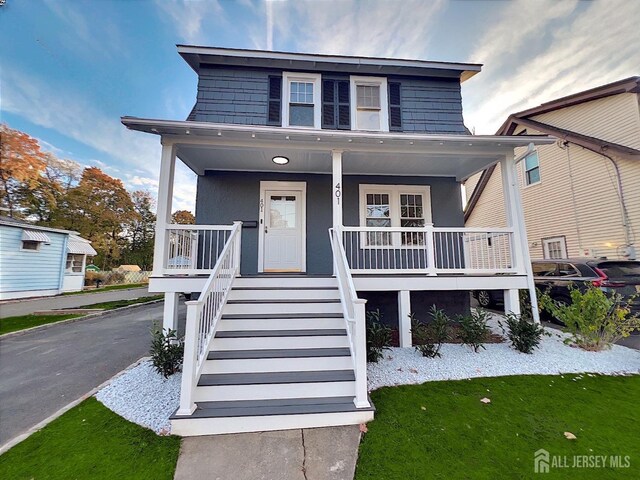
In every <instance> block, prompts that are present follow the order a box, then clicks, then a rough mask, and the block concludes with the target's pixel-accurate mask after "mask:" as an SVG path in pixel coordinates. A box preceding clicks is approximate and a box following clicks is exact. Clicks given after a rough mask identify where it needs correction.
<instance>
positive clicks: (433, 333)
mask: <svg viewBox="0 0 640 480" xmlns="http://www.w3.org/2000/svg"><path fill="white" fill-rule="evenodd" d="M429 315H431V317H432V321H431V323H429V324H426V323H424V322H421V321H420V320H418V319H416V318H415V315H414V314H413V313H412V314H411V315H410V317H411V335H412V337H413V341H414V343H415V347H414V348H415V349H416V350H417V351H419V352H420V353H421V354H422V356H424V357H429V358H435V357H440V356H441V355H440V348H441V347H442V344H443V343H444V342H445V341H446V340H447V338H448V337H449V317H447V315H446V314H445V313H444V311H443V310H438V309H437V308H436V306H435V305H432V306H431V310H430V311H429Z"/></svg>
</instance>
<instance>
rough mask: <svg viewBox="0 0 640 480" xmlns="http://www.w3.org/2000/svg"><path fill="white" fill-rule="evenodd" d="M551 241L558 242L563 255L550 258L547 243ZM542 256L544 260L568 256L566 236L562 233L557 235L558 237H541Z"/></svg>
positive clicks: (561, 258) (562, 258)
mask: <svg viewBox="0 0 640 480" xmlns="http://www.w3.org/2000/svg"><path fill="white" fill-rule="evenodd" d="M553 242H560V247H561V251H562V254H563V255H564V256H563V257H560V258H551V257H550V256H549V244H550V243H553ZM542 256H543V257H544V260H564V259H566V258H568V254H567V238H566V237H565V236H564V235H562V236H558V237H547V238H543V239H542Z"/></svg>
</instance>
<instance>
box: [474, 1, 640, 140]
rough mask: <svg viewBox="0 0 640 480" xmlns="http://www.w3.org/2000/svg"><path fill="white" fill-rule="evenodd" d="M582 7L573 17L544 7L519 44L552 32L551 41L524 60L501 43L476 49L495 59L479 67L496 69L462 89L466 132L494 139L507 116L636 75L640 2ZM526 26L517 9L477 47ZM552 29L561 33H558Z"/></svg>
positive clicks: (504, 18)
mask: <svg viewBox="0 0 640 480" xmlns="http://www.w3.org/2000/svg"><path fill="white" fill-rule="evenodd" d="M569 3H573V2H569ZM582 6H583V7H584V9H583V10H582V11H580V12H577V11H576V12H573V14H571V15H569V12H571V11H572V10H569V9H568V8H566V9H564V10H563V9H561V8H560V7H557V8H554V7H553V6H549V9H544V8H540V9H539V10H540V11H539V16H540V17H542V18H543V19H544V21H543V20H542V19H538V20H536V21H535V22H536V23H535V25H536V28H535V29H526V30H525V31H524V32H522V36H521V37H518V38H517V39H516V40H514V41H515V42H516V43H515V44H516V45H520V46H522V45H526V44H527V42H532V41H533V39H534V38H535V37H536V36H538V35H543V34H544V33H543V32H545V31H546V32H548V33H547V35H548V39H547V40H548V41H547V42H546V43H544V42H542V43H544V45H540V44H538V46H537V48H535V49H532V50H531V51H529V53H528V54H527V55H523V54H522V51H521V50H520V49H518V48H515V49H510V48H508V49H507V48H506V47H504V48H502V47H501V46H500V45H497V44H493V45H490V46H489V47H487V48H486V49H484V50H483V49H482V48H481V49H479V50H477V51H478V52H483V51H484V52H485V54H487V55H496V56H495V57H491V56H490V57H488V58H482V59H481V58H474V59H475V60H481V61H483V62H484V63H485V64H486V65H487V66H490V65H493V64H494V62H495V64H497V65H499V68H498V69H496V71H492V70H491V67H488V68H487V70H488V72H487V73H488V74H485V73H484V72H483V73H481V74H479V75H478V76H477V77H474V78H473V79H471V80H469V83H468V84H465V87H464V90H465V92H464V99H465V105H466V108H465V118H466V120H467V124H468V126H475V127H476V128H477V130H478V131H477V133H494V132H495V130H496V129H497V128H498V127H499V126H500V124H501V123H502V122H503V121H504V120H506V118H507V116H508V115H509V114H510V113H514V112H516V111H520V110H524V109H526V108H530V107H533V106H536V105H539V104H540V103H543V102H546V101H549V100H552V99H554V98H557V97H561V96H565V95H569V94H571V93H576V92H579V91H582V90H586V89H588V88H592V87H596V86H599V85H603V84H606V83H608V82H613V81H616V80H620V79H622V78H624V77H627V76H631V75H637V74H638V66H639V65H640V49H639V48H638V45H640V29H639V28H638V24H637V20H638V18H640V2H627V1H625V0H609V1H594V2H592V3H589V4H586V5H584V4H583V5H582ZM558 19H560V20H561V22H557V20H558ZM521 21H522V18H521V14H520V12H518V9H517V8H513V9H508V11H506V12H505V15H504V17H503V18H502V19H501V22H500V23H499V24H498V25H494V26H492V27H491V28H490V31H489V32H488V33H487V36H486V37H485V38H484V39H481V41H480V43H483V42H484V41H485V40H486V41H489V42H490V38H491V37H492V36H493V34H494V31H498V32H500V31H503V30H504V29H505V28H514V27H515V26H517V25H518V22H521ZM554 22H555V23H558V24H559V25H560V26H558V27H555V28H553V27H552V26H553V25H554Z"/></svg>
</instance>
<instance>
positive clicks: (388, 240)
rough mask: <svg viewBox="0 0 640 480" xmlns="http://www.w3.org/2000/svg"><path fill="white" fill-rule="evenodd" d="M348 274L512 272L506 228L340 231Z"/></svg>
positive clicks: (514, 268)
mask: <svg viewBox="0 0 640 480" xmlns="http://www.w3.org/2000/svg"><path fill="white" fill-rule="evenodd" d="M342 243H343V246H344V250H345V255H346V258H347V261H348V265H349V267H350V269H351V272H352V273H371V274H373V273H375V274H391V273H393V274H427V275H438V274H447V273H449V274H465V273H466V274H498V273H517V267H518V266H517V265H515V256H514V255H513V229H512V228H492V229H478V228H461V227H460V228H457V227H455V228H442V227H434V226H433V225H427V226H425V227H342Z"/></svg>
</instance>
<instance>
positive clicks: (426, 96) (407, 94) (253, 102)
mask: <svg viewBox="0 0 640 480" xmlns="http://www.w3.org/2000/svg"><path fill="white" fill-rule="evenodd" d="M321 73H322V78H323V79H337V78H340V79H348V78H349V77H348V76H346V75H336V74H333V73H330V72H321ZM356 74H357V73H356ZM270 75H282V72H281V71H276V70H261V69H239V68H216V67H206V66H202V67H201V69H200V76H199V79H198V96H197V101H196V104H195V106H194V108H193V110H192V112H191V113H190V114H189V120H194V121H199V122H213V123H227V124H242V125H266V123H267V108H268V88H269V76H270ZM388 81H389V82H398V83H400V84H401V87H400V88H401V108H402V131H405V132H409V133H435V134H446V133H452V134H464V133H466V130H465V127H464V122H463V118H462V95H461V91H460V81H459V80H458V79H441V78H415V77H388ZM351 101H353V99H351ZM282 105H284V102H283V104H282ZM351 124H352V125H353V119H351Z"/></svg>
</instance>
